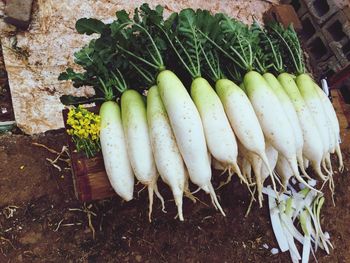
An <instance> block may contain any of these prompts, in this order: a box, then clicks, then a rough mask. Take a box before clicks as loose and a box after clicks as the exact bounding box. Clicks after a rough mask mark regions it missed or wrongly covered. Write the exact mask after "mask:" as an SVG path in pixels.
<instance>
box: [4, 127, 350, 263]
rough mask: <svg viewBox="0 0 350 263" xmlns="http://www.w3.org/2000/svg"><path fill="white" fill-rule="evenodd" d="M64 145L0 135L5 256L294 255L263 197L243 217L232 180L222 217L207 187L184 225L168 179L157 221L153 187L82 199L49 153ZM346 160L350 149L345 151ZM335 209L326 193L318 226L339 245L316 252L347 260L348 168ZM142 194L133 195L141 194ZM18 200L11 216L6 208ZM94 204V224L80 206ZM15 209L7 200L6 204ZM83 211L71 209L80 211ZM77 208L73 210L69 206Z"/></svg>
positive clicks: (242, 193) (267, 258)
mask: <svg viewBox="0 0 350 263" xmlns="http://www.w3.org/2000/svg"><path fill="white" fill-rule="evenodd" d="M33 142H35V143H41V144H44V145H47V146H48V147H50V148H52V149H55V150H56V151H60V150H61V149H62V146H63V145H65V144H66V140H65V135H64V132H63V131H58V132H55V133H50V134H46V135H42V136H35V137H29V136H24V135H2V136H0V262H289V261H290V258H289V254H288V253H279V254H277V255H272V254H271V252H270V251H269V250H267V249H265V248H264V247H263V244H265V243H266V244H267V245H268V246H269V248H270V249H271V248H273V247H277V244H276V241H275V238H274V236H273V233H272V229H271V225H270V220H269V214H268V209H267V203H266V202H265V203H264V207H263V208H262V209H259V208H258V206H257V205H256V204H254V205H253V207H252V212H251V213H250V215H249V216H248V217H247V218H245V217H244V214H245V212H246V209H247V206H248V201H249V195H248V192H247V190H246V189H245V188H244V187H242V186H241V185H240V184H239V182H238V181H237V180H236V179H235V180H233V183H231V184H229V185H227V186H225V187H223V188H222V189H220V190H218V196H219V198H220V200H221V204H222V206H223V208H224V210H225V212H226V213H227V217H226V218H225V217H223V216H222V215H221V214H219V213H218V212H216V211H215V210H214V208H213V207H212V206H211V205H209V206H207V205H205V204H204V203H206V204H210V199H209V197H208V196H206V195H205V194H203V193H199V194H198V195H197V196H198V197H199V198H200V199H201V200H202V201H203V203H199V202H197V203H196V204H193V203H192V202H191V201H190V200H185V202H184V215H185V222H179V221H178V220H175V219H174V216H175V214H176V209H175V204H174V202H173V201H171V195H170V192H169V191H168V190H167V187H165V185H164V184H161V185H160V190H161V193H162V194H163V195H164V197H165V198H166V200H167V201H166V206H167V211H168V213H167V214H164V213H163V212H162V211H161V208H160V202H159V201H158V200H156V202H155V206H154V214H153V221H152V223H149V222H148V220H147V211H148V210H147V202H148V198H147V193H146V191H143V192H141V194H140V196H139V197H138V198H136V199H135V200H133V201H131V202H129V203H122V202H121V200H120V199H119V198H118V197H114V198H110V199H107V200H103V201H95V202H92V203H89V204H85V205H84V204H82V203H80V202H78V201H77V200H76V199H75V196H74V190H73V186H72V178H71V174H70V170H69V165H68V164H67V163H65V162H63V161H59V162H58V163H57V164H58V165H59V166H60V167H61V168H62V171H59V170H58V169H57V168H55V167H53V166H52V165H51V164H50V163H49V162H48V161H47V160H46V158H50V159H54V158H55V157H56V154H53V153H50V152H49V151H48V150H47V149H45V148H42V147H39V146H36V145H33V144H32V143H33ZM345 160H346V167H350V154H349V152H345ZM335 185H336V196H335V203H336V206H335V207H334V206H332V202H331V199H330V196H329V191H327V194H326V198H327V201H326V204H325V206H324V208H323V212H322V224H323V227H324V229H325V230H327V231H328V232H329V233H330V235H331V240H332V242H333V245H334V247H335V249H334V250H332V252H331V254H330V255H326V254H325V253H324V252H323V251H317V253H316V255H317V258H318V260H319V262H350V251H349V247H350V195H348V193H349V192H350V173H349V170H348V169H346V171H345V172H344V173H343V174H337V175H336V176H335ZM135 196H136V197H137V194H135ZM9 206H12V209H13V208H14V209H15V210H13V214H12V215H11V214H10V209H9ZM87 207H88V208H89V211H91V212H93V213H94V214H91V224H92V225H93V227H94V229H95V231H96V235H95V239H94V238H93V233H92V230H91V228H90V227H89V223H88V222H89V221H88V216H87V213H86V212H83V211H81V210H84V208H87ZM10 208H11V207H10ZM77 208H78V209H81V210H74V209H77ZM72 209H73V210H72Z"/></svg>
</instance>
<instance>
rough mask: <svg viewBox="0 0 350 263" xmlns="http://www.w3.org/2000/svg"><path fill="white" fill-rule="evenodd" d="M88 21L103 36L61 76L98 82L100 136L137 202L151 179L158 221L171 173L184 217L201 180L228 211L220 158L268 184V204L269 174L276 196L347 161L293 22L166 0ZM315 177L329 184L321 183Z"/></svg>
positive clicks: (249, 181)
mask: <svg viewBox="0 0 350 263" xmlns="http://www.w3.org/2000/svg"><path fill="white" fill-rule="evenodd" d="M76 28H77V30H78V32H79V33H82V34H88V35H90V34H94V33H97V34H99V38H97V39H93V40H92V41H91V42H90V43H89V44H88V45H87V46H85V47H84V48H82V49H81V50H80V51H78V52H77V53H75V62H76V63H77V64H79V65H80V66H82V68H83V69H84V71H83V72H78V73H77V72H74V71H73V70H72V69H67V71H66V72H65V73H63V74H61V77H60V79H65V80H67V79H70V80H73V82H74V85H75V86H76V87H80V86H84V85H88V86H92V87H94V88H95V91H96V95H95V96H94V97H93V98H89V101H96V102H98V101H104V102H103V103H102V105H101V108H100V116H101V132H100V142H101V147H102V153H103V158H104V163H105V168H106V172H107V175H108V178H109V180H110V182H111V185H112V187H113V189H114V190H115V191H116V193H117V194H118V195H119V196H121V197H122V198H123V199H124V200H126V201H129V200H131V199H133V192H134V176H135V177H136V179H137V180H138V181H139V182H141V183H142V184H144V185H145V186H147V188H148V192H149V220H151V213H152V204H153V193H154V192H155V193H156V195H157V196H158V197H159V199H160V200H161V202H162V205H163V209H164V200H163V198H162V196H161V195H160V193H159V191H158V189H157V181H158V180H159V178H158V177H159V176H160V177H161V179H162V180H163V181H164V182H165V183H166V184H168V185H169V187H170V188H171V191H172V193H173V195H174V199H175V203H176V206H177V209H178V217H179V219H180V220H184V217H183V212H182V202H183V201H182V200H183V195H186V196H188V197H190V198H191V199H193V200H195V199H194V196H193V193H191V192H190V190H189V181H191V182H192V183H193V184H195V185H196V186H198V188H199V189H202V190H204V191H205V192H206V193H208V194H210V197H211V200H212V203H213V205H214V207H215V208H216V209H219V211H220V212H221V213H222V214H223V215H225V212H224V209H223V208H222V207H221V206H220V204H219V200H218V198H217V196H216V193H215V190H214V188H213V185H212V166H214V167H215V168H216V169H221V170H223V171H227V172H228V175H229V178H228V180H227V181H226V182H225V183H229V181H230V179H231V177H232V175H234V174H236V175H237V176H238V178H239V179H240V181H241V182H242V183H244V184H245V185H246V186H247V187H248V188H249V190H250V191H251V193H253V192H255V190H253V189H254V188H256V189H257V193H258V201H259V204H260V206H261V205H262V200H263V197H262V193H263V189H265V188H264V187H263V185H264V182H265V180H266V179H267V178H270V179H271V183H272V187H273V188H272V189H273V191H274V192H275V194H276V196H277V195H280V193H282V192H288V185H289V179H290V178H295V179H296V180H297V181H298V182H300V183H301V185H302V187H306V188H309V189H310V190H311V191H313V192H315V193H317V192H320V191H321V189H322V186H323V184H324V183H325V182H327V181H329V185H330V188H331V189H332V191H333V189H334V185H333V179H332V176H333V169H332V164H331V158H330V155H331V154H333V153H336V155H337V157H338V163H339V170H340V171H341V170H342V169H343V161H342V155H341V151H340V147H339V142H340V138H339V124H338V120H337V116H336V113H335V111H334V109H333V106H332V104H331V102H330V101H329V99H328V97H327V96H326V95H325V93H324V92H323V91H322V89H321V88H320V87H318V85H317V84H316V82H315V81H314V80H313V79H312V77H311V75H310V74H307V73H306V72H305V65H304V62H303V52H302V49H301V47H300V43H299V40H298V37H297V34H296V33H295V31H294V29H293V28H292V27H291V26H290V27H288V28H283V27H282V26H281V25H279V24H271V25H267V26H265V27H262V26H260V25H259V24H258V23H257V22H255V23H254V24H253V25H250V26H248V25H245V24H243V23H241V22H239V21H236V20H235V19H233V18H230V17H228V16H227V15H224V14H211V13H210V12H209V11H206V10H196V11H195V10H192V9H185V10H182V11H181V12H179V13H173V14H171V15H170V16H169V18H167V19H166V20H165V19H164V17H163V8H162V7H160V6H157V7H156V8H155V9H151V8H149V6H148V5H147V4H144V5H142V6H141V7H140V8H138V9H136V10H135V14H134V16H133V17H131V16H130V15H129V14H128V13H126V12H125V11H124V10H123V11H118V12H117V13H116V19H115V20H114V21H113V22H112V23H109V24H105V23H103V22H101V21H99V20H97V19H93V18H83V19H80V20H78V22H77V24H76ZM183 83H185V84H183ZM64 99H65V100H66V101H67V99H68V101H69V102H71V103H80V102H86V101H87V98H73V97H70V96H65V97H64ZM309 166H310V167H311V168H312V169H308V170H306V169H307V168H308V167H309ZM313 176H315V179H317V180H321V184H317V185H314V184H312V185H310V184H309V182H310V180H311V177H313ZM279 192H280V193H279ZM270 193H271V192H270Z"/></svg>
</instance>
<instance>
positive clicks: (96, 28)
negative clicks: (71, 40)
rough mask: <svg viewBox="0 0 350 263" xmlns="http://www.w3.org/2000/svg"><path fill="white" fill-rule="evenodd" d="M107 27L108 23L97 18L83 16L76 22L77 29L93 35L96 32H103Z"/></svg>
mask: <svg viewBox="0 0 350 263" xmlns="http://www.w3.org/2000/svg"><path fill="white" fill-rule="evenodd" d="M105 28H106V25H105V24H104V23H103V22H102V21H100V20H98V19H95V18H81V19H79V20H78V21H77V22H76V24H75V29H76V30H77V31H78V32H79V33H80V34H87V35H91V34H94V33H98V34H102V32H103V30H104V29H105Z"/></svg>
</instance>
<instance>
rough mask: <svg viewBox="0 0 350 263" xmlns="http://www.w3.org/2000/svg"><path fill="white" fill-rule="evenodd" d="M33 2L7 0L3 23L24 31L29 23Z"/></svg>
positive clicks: (31, 0) (30, 0)
mask: <svg viewBox="0 0 350 263" xmlns="http://www.w3.org/2000/svg"><path fill="white" fill-rule="evenodd" d="M32 4H33V0H7V1H6V7H5V15H6V17H5V19H4V20H5V22H7V23H10V24H12V25H15V26H17V27H19V28H22V29H26V28H27V27H28V26H29V23H30V17H31V12H32Z"/></svg>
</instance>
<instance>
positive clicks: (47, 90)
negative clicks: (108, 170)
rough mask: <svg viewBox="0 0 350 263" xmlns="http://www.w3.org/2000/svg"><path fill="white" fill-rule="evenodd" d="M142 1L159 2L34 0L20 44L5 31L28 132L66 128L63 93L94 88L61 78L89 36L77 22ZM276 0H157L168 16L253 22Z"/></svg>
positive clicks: (18, 107) (18, 109) (14, 90)
mask: <svg viewBox="0 0 350 263" xmlns="http://www.w3.org/2000/svg"><path fill="white" fill-rule="evenodd" d="M143 2H149V3H150V5H151V6H155V4H154V3H155V1H145V0H137V1H127V0H118V1H117V0H114V1H112V0H95V1H83V0H75V1H71V0H62V1H54V0H38V1H34V3H33V12H32V23H31V25H30V29H29V31H26V32H20V33H18V34H17V35H16V40H17V45H16V46H14V43H16V41H14V37H13V36H9V34H8V33H6V34H5V33H3V35H2V45H3V47H4V48H3V50H4V58H5V64H6V68H7V70H8V77H9V84H10V88H11V95H12V100H13V105H14V111H15V117H16V121H17V124H18V126H19V127H20V128H21V129H22V130H23V131H24V132H25V133H28V134H35V133H41V132H45V131H47V130H50V129H58V128H61V127H63V120H62V116H61V110H62V109H63V107H64V106H63V105H62V104H61V103H60V101H59V97H60V96H61V95H62V94H75V95H89V94H91V92H92V91H91V89H89V88H81V89H79V90H76V89H74V88H73V87H72V84H71V83H70V82H59V81H58V80H57V77H58V75H59V73H60V72H62V71H63V70H64V69H65V68H66V67H68V66H70V67H73V68H76V66H75V65H74V63H73V53H74V52H75V51H77V50H78V49H79V48H80V47H81V46H82V45H83V44H84V43H87V42H88V41H89V39H90V37H88V36H85V35H79V34H78V33H76V31H75V28H74V26H75V22H76V20H77V19H79V18H81V17H95V18H99V19H103V20H104V21H105V22H108V21H111V20H112V19H113V17H114V15H115V12H116V11H117V10H120V9H124V8H126V9H127V10H129V11H131V10H133V9H134V8H135V7H137V6H139V5H141V4H142V3H143ZM271 2H272V3H273V2H275V3H277V2H278V1H277V0H276V1H259V0H249V1H247V0H237V1H229V0H213V1H202V0H193V1H189V0H180V1H179V0H166V1H165V0H161V1H157V3H159V4H162V5H164V6H165V12H166V14H169V13H170V12H172V11H179V10H181V9H182V8H186V7H192V8H203V9H209V10H211V11H213V12H218V11H220V12H224V13H227V14H229V15H231V16H233V17H236V18H238V19H240V20H242V21H244V22H248V23H251V22H252V21H253V16H254V17H256V18H257V19H259V20H261V16H262V14H263V13H264V12H265V11H266V10H267V9H269V8H270V6H271ZM0 3H1V2H0ZM0 7H1V4H0ZM0 26H2V32H8V31H11V28H8V27H4V25H3V24H1V21H0ZM92 37H93V36H92Z"/></svg>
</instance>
